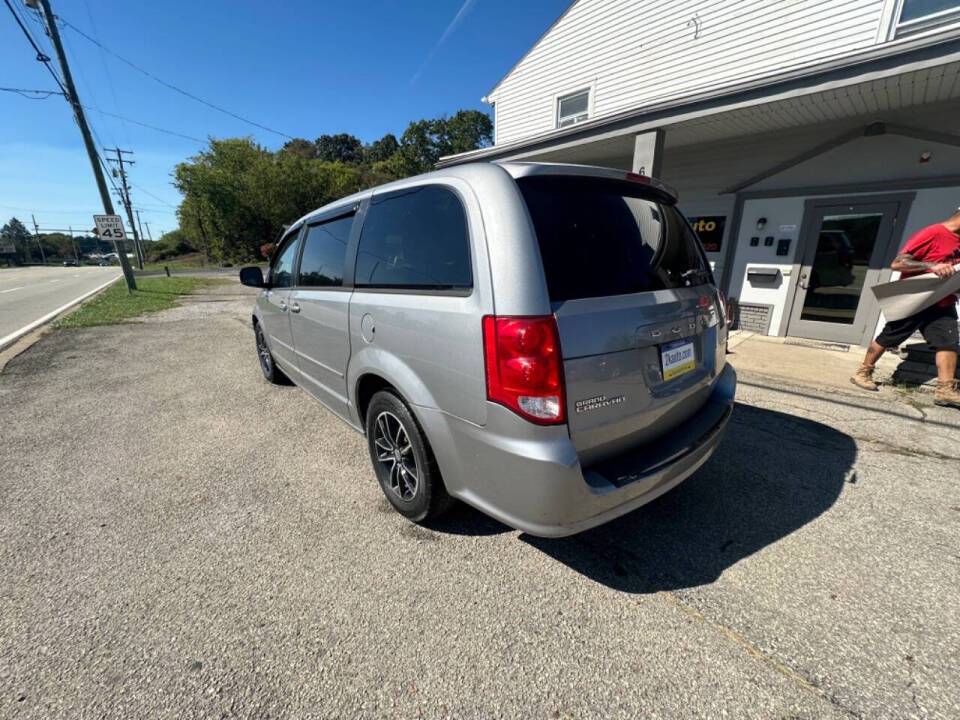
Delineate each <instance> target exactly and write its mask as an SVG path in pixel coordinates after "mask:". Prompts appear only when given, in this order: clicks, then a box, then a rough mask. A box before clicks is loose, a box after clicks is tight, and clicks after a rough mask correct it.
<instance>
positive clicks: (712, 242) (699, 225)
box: [688, 215, 727, 253]
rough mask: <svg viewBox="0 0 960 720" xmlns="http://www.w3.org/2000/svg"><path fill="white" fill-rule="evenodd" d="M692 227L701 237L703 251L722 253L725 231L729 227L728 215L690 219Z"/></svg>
mask: <svg viewBox="0 0 960 720" xmlns="http://www.w3.org/2000/svg"><path fill="white" fill-rule="evenodd" d="M688 219H689V220H690V225H691V226H692V227H693V229H694V231H696V233H697V235H699V236H700V242H701V243H703V249H704V250H706V251H707V252H709V253H715V252H720V246H721V245H722V244H723V229H724V228H725V227H726V225H727V216H726V215H710V216H702V217H692V218H688Z"/></svg>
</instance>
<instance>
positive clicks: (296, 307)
mask: <svg viewBox="0 0 960 720" xmlns="http://www.w3.org/2000/svg"><path fill="white" fill-rule="evenodd" d="M290 312H295V313H297V312H300V305H299V304H298V303H293V304H292V305H291V306H290Z"/></svg>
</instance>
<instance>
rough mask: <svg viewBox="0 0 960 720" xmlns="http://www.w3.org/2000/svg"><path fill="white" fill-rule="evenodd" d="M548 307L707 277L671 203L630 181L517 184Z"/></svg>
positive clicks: (554, 179)
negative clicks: (650, 196)
mask: <svg viewBox="0 0 960 720" xmlns="http://www.w3.org/2000/svg"><path fill="white" fill-rule="evenodd" d="M517 182H518V184H519V185H520V190H521V192H522V193H523V197H524V200H525V201H526V203H527V208H528V210H529V211H530V217H531V219H532V220H533V226H534V230H535V231H536V234H537V243H538V245H539V246H540V257H541V258H542V260H543V269H544V272H545V274H546V279H547V290H548V291H549V293H550V299H551V300H552V301H554V302H558V301H561V300H574V299H577V298H589V297H603V296H606V295H627V294H630V293H637V292H644V291H647V290H662V289H665V288H678V287H686V286H688V285H700V284H703V283H708V282H711V281H712V275H711V273H710V270H709V266H708V265H707V264H706V259H705V256H704V254H703V251H702V249H701V248H700V244H699V242H698V241H697V238H696V235H694V233H693V231H692V230H691V229H690V227H689V225H687V223H686V221H685V220H684V219H683V217H682V216H681V215H680V213H679V212H678V211H677V209H676V208H675V207H674V206H673V205H665V204H663V203H660V202H657V201H655V200H651V199H646V198H645V197H643V195H644V194H645V193H644V189H643V188H642V187H638V186H637V185H636V184H635V183H630V182H626V181H622V182H621V181H617V180H603V179H594V178H571V177H556V176H554V177H528V178H521V179H520V180H518V181H517Z"/></svg>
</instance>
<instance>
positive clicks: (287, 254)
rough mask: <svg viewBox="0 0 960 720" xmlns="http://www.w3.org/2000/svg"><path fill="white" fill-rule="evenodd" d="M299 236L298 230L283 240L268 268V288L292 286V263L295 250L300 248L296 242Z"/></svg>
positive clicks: (294, 257) (295, 256)
mask: <svg viewBox="0 0 960 720" xmlns="http://www.w3.org/2000/svg"><path fill="white" fill-rule="evenodd" d="M299 234H300V230H299V228H298V229H297V230H294V231H293V232H292V233H290V234H289V235H287V236H286V237H285V238H284V239H283V242H282V243H281V246H280V247H281V249H280V252H279V253H277V257H276V259H275V260H274V261H273V265H272V266H271V267H270V287H275V288H288V287H290V286H291V285H293V263H294V261H295V260H296V258H297V248H298V247H300V245H299V243H297V242H296V239H297V235H299Z"/></svg>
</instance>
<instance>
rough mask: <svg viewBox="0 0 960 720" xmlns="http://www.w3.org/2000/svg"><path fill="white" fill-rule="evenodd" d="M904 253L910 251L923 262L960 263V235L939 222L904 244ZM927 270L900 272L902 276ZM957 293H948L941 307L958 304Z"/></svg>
mask: <svg viewBox="0 0 960 720" xmlns="http://www.w3.org/2000/svg"><path fill="white" fill-rule="evenodd" d="M900 253H901V254H903V253H910V254H911V255H912V256H913V257H915V258H916V259H917V260H919V261H921V262H932V263H943V262H948V263H950V264H951V265H956V264H957V263H960V237H958V236H957V235H954V234H953V233H952V232H950V231H949V230H947V228H946V227H945V226H944V225H942V224H940V223H937V224H936V225H931V226H930V227H926V228H924V229H923V230H921V231H920V232H918V233H916V234H915V235H913V237H911V238H910V239H909V240H907V244H906V245H904V246H903V250H901V251H900ZM924 272H927V271H926V270H918V271H916V272H903V273H900V275H901V277H911V276H913V275H922V274H923V273H924ZM956 302H957V296H956V295H947V296H946V297H945V298H944V299H943V300H941V301H940V302H938V303H937V305H939V306H941V307H950V306H951V305H954V304H956Z"/></svg>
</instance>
